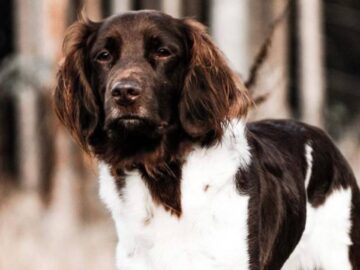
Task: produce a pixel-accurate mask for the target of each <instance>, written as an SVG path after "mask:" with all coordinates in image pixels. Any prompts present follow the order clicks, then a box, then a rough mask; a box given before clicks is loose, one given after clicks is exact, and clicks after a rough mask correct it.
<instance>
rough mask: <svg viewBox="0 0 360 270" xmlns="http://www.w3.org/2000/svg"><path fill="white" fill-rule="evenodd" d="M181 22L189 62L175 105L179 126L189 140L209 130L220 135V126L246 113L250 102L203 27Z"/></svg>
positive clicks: (192, 21)
mask: <svg viewBox="0 0 360 270" xmlns="http://www.w3.org/2000/svg"><path fill="white" fill-rule="evenodd" d="M182 22H183V24H184V26H185V35H186V37H187V41H188V48H189V60H188V61H189V63H188V70H187V74H186V75H185V80H184V87H183V90H182V96H181V100H180V104H179V113H180V121H181V124H182V126H183V128H184V129H185V131H186V132H187V133H189V134H190V135H191V136H193V137H201V136H203V135H205V134H207V133H208V132H210V131H213V132H215V135H219V136H221V134H222V130H223V127H224V124H226V123H227V122H228V121H229V120H230V119H231V118H234V117H241V116H244V115H245V114H246V113H247V110H248V108H249V105H250V104H251V99H250V97H249V95H248V93H247V90H246V88H245V86H244V85H243V84H242V83H241V81H240V79H239V77H238V76H237V75H236V74H234V72H233V71H232V70H231V69H230V67H229V66H228V64H227V63H226V60H225V59H224V56H223V55H222V53H221V52H220V50H219V49H218V48H217V47H216V46H215V45H214V44H213V42H212V41H211V40H210V37H209V36H208V34H207V33H206V29H205V27H204V26H203V25H202V24H200V23H199V22H197V21H195V20H192V19H185V20H183V21H182Z"/></svg>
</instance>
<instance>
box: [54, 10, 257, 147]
mask: <svg viewBox="0 0 360 270" xmlns="http://www.w3.org/2000/svg"><path fill="white" fill-rule="evenodd" d="M64 54H65V59H64V61H63V63H62V65H61V67H60V70H59V73H58V84H57V88H56V91H55V108H56V111H57V114H58V116H59V118H60V119H61V121H62V122H63V123H64V124H65V126H66V127H67V128H69V129H70V130H71V132H72V134H73V136H74V137H75V138H76V139H77V140H78V141H79V142H80V144H81V145H82V146H83V148H84V149H86V150H89V149H93V148H95V149H96V147H98V145H103V144H104V141H108V142H109V141H110V142H111V141H113V142H116V141H118V140H119V138H137V139H139V140H145V141H146V140H148V139H151V140H154V141H161V138H162V137H163V136H164V135H166V132H167V130H169V129H170V128H171V127H176V128H178V129H179V132H180V131H181V132H184V134H186V135H188V136H189V137H191V138H192V139H195V140H196V139H198V138H199V139H201V138H203V137H204V136H206V135H207V134H210V133H211V134H212V135H213V136H214V137H220V136H221V134H222V129H223V127H224V125H225V124H226V123H227V121H228V120H229V119H231V118H234V117H240V116H243V115H244V114H246V111H247V109H248V106H249V103H250V98H249V96H248V94H247V92H246V90H245V88H244V87H243V85H242V83H241V82H240V81H239V80H238V78H237V76H236V75H235V74H234V73H233V72H232V70H231V69H230V68H229V66H228V65H227V64H226V61H225V60H224V57H223V56H222V54H221V52H220V51H219V50H218V49H217V47H216V46H215V45H214V44H213V43H212V42H211V40H210V38H209V36H208V35H207V33H206V30H205V28H204V27H203V26H202V25H201V24H200V23H198V22H196V21H194V20H191V19H175V18H172V17H170V16H168V15H165V14H163V13H160V12H156V11H140V12H129V13H125V14H123V15H118V16H113V17H110V18H108V19H106V20H104V21H102V22H98V23H95V22H91V21H87V20H80V21H78V22H76V23H75V24H73V25H72V26H71V27H70V29H69V30H68V33H67V35H66V38H65V42H64Z"/></svg>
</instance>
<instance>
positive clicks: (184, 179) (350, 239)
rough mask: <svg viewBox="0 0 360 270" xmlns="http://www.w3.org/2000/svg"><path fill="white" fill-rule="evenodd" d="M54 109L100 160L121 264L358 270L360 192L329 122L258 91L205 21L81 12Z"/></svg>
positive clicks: (159, 268)
mask: <svg viewBox="0 0 360 270" xmlns="http://www.w3.org/2000/svg"><path fill="white" fill-rule="evenodd" d="M64 53H65V60H64V62H63V64H62V65H61V67H60V71H59V74H58V85H57V88H56V91H55V107H56V111H57V114H58V116H59V118H60V120H61V121H62V122H63V124H64V125H65V126H66V127H67V128H68V129H69V130H70V131H71V133H72V135H73V136H74V137H75V138H76V139H77V141H78V142H79V143H80V145H81V146H82V147H83V149H84V150H85V151H88V152H90V153H92V154H93V155H94V156H95V157H96V158H97V159H98V160H99V163H100V165H99V167H100V196H101V198H102V200H103V201H104V202H105V204H106V205H107V207H108V208H109V209H110V211H111V214H112V216H113V219H114V221H115V225H116V229H117V233H118V237H119V242H118V248H117V253H116V256H117V267H118V269H121V270H142V269H144V270H145V269H146V270H184V269H196V270H201V269H206V270H215V269H216V270H235V269H239V270H247V269H250V270H255V269H261V270H265V269H268V270H277V269H285V270H301V269H302V270H315V269H322V270H332V269H333V270H350V269H353V270H355V269H356V270H359V269H360V193H359V189H358V187H357V184H356V180H355V178H354V176H353V173H352V172H351V169H350V167H349V166H348V164H347V163H346V161H345V160H344V158H343V156H342V155H341V154H340V152H339V151H338V150H337V148H336V147H335V146H334V144H333V143H332V141H331V140H330V139H329V137H328V136H327V135H326V134H325V133H324V132H323V131H321V130H319V129H318V128H315V127H312V126H309V125H306V124H302V123H299V122H295V121H286V120H284V121H282V120H267V121H260V122H255V123H247V124H246V123H245V118H246V112H247V111H248V109H249V106H251V99H250V97H249V95H248V93H247V91H246V89H245V88H244V86H243V85H242V83H241V82H240V81H239V79H238V77H237V76H236V75H235V74H234V72H233V71H232V70H231V69H230V68H229V66H228V65H227V63H226V61H225V60H224V58H223V56H222V54H221V52H220V51H219V50H218V49H217V48H216V47H215V46H214V44H213V43H212V42H211V40H210V38H209V36H208V35H207V33H206V31H205V29H204V27H203V26H202V25H201V24H200V23H198V22H195V21H194V20H190V19H174V18H172V17H170V16H168V15H165V14H163V13H160V12H156V11H139V12H129V13H125V14H122V15H117V16H113V17H110V18H108V19H105V20H104V21H102V22H91V21H86V20H81V21H78V22H76V23H75V24H74V25H72V26H71V27H70V29H69V31H68V34H67V35H66V38H65V44H64Z"/></svg>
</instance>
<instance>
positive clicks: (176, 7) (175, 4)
mask: <svg viewBox="0 0 360 270" xmlns="http://www.w3.org/2000/svg"><path fill="white" fill-rule="evenodd" d="M161 10H162V11H163V12H165V13H167V14H169V15H171V16H173V17H175V18H180V17H181V16H182V14H181V1H180V0H162V1H161Z"/></svg>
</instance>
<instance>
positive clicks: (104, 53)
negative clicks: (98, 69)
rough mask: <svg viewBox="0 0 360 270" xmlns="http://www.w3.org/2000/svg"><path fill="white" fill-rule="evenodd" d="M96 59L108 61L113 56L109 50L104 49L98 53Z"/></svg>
mask: <svg viewBox="0 0 360 270" xmlns="http://www.w3.org/2000/svg"><path fill="white" fill-rule="evenodd" d="M95 59H96V61H98V62H105V63H108V62H110V61H111V60H112V56H111V54H110V52H109V51H108V50H102V51H100V52H99V53H98V54H97V55H96V58H95Z"/></svg>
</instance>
